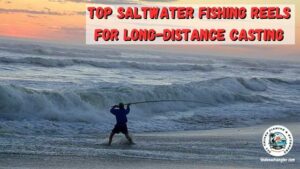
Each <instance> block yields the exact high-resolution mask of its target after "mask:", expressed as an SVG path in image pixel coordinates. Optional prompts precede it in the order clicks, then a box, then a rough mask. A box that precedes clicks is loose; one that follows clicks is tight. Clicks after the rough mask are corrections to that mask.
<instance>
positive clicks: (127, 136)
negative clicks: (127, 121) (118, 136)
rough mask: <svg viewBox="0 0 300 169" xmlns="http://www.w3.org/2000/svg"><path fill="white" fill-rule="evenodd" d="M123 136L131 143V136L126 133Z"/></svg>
mask: <svg viewBox="0 0 300 169" xmlns="http://www.w3.org/2000/svg"><path fill="white" fill-rule="evenodd" d="M125 137H126V138H127V140H128V141H129V142H130V143H133V141H132V138H131V137H130V136H129V134H128V133H126V134H125Z"/></svg>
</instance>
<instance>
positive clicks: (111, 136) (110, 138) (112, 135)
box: [108, 132, 115, 145]
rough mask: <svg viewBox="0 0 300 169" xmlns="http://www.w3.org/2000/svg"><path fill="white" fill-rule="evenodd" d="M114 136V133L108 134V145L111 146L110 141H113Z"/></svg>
mask: <svg viewBox="0 0 300 169" xmlns="http://www.w3.org/2000/svg"><path fill="white" fill-rule="evenodd" d="M114 135H115V133H114V132H111V133H110V136H109V141H108V145H111V142H112V139H113V137H114Z"/></svg>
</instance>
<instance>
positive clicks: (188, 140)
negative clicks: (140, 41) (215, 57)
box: [0, 123, 300, 169]
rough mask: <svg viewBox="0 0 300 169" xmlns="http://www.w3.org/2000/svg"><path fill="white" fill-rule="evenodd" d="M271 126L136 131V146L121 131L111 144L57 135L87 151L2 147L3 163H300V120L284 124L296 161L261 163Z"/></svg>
mask: <svg viewBox="0 0 300 169" xmlns="http://www.w3.org/2000/svg"><path fill="white" fill-rule="evenodd" d="M271 125H272V124H268V125H258V126H253V127H243V128H223V129H214V130H203V131H182V132H158V133H157V132H156V133H139V134H134V139H135V143H136V144H134V145H128V144H127V143H126V141H125V139H124V138H123V136H122V135H118V136H117V138H116V140H115V141H114V143H113V145H112V146H107V145H106V144H105V143H106V141H107V138H105V135H100V136H99V135H98V136H95V137H89V138H88V139H89V140H90V142H89V143H88V144H85V145H82V144H80V145H79V142H80V141H79V142H75V141H72V140H73V139H69V140H68V139H65V140H64V141H58V140H59V139H57V140H56V142H55V143H53V144H56V145H53V146H55V147H62V146H65V147H68V148H66V149H76V148H79V147H80V146H81V148H82V149H84V151H88V152H89V153H86V155H84V153H81V154H80V155H79V154H77V155H76V153H62V154H59V153H58V154H52V155H51V150H49V151H44V153H37V154H36V153H34V152H33V153H29V152H26V153H9V152H6V153H3V152H2V153H1V155H0V164H1V167H0V168H3V169H11V168H15V169H17V168H18V169H19V168H20V169H25V168H30V169H34V168H36V169H38V168H39V169H40V168H45V169H50V168H51V169H52V168H57V169H58V168H107V169H115V168H128V169H135V168H143V169H148V168H149V169H150V168H166V169H176V168H189V169H190V168H208V169H211V168H216V169H222V168H264V169H265V168H272V169H274V168H295V169H296V168H299V167H300V164H299V161H298V157H299V155H300V151H299V150H300V141H299V140H300V134H299V133H300V127H299V123H286V124H283V125H285V126H286V127H288V128H289V129H290V130H291V132H292V133H293V136H294V146H293V149H292V150H291V151H290V153H289V154H288V155H286V156H284V158H295V160H296V161H295V162H289V163H288V162H286V163H279V162H260V158H261V157H263V158H264V157H265V158H272V157H271V156H270V155H268V154H267V153H266V152H265V151H264V149H263V147H262V145H261V137H262V134H263V132H264V131H265V130H266V128H268V127H269V126H271ZM76 139H77V140H80V139H86V138H76ZM60 140H62V139H61V138H60ZM15 146H16V145H15ZM25 147H26V145H25ZM93 152H94V153H93ZM97 152H100V153H97ZM282 158H283V157H282Z"/></svg>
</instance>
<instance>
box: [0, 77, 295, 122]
mask: <svg viewBox="0 0 300 169" xmlns="http://www.w3.org/2000/svg"><path fill="white" fill-rule="evenodd" d="M268 82H272V83H282V82H284V83H291V84H293V83H299V82H296V81H295V82H286V81H282V80H279V79H277V80H275V79H259V78H252V79H244V78H221V79H213V80H208V81H201V82H193V83H188V84H184V85H181V84H174V85H161V86H150V85H133V86H127V87H124V86H123V87H118V86H115V87H109V88H108V87H101V86H99V87H97V88H92V89H85V90H61V91H59V90H58V91H53V90H49V91H46V90H36V89H30V88H24V87H18V86H14V85H1V86H0V112H1V113H0V118H1V119H9V120H18V119H20V120H22V119H46V120H50V121H71V122H72V121H74V122H98V121H103V119H105V118H106V114H107V113H106V112H107V110H108V109H109V107H110V106H111V105H113V104H115V103H118V102H120V101H124V102H134V101H144V100H158V99H185V100H195V101H199V102H203V104H201V103H200V104H195V103H184V104H183V103H178V104H166V103H165V104H163V105H161V106H151V105H150V106H149V105H137V109H138V111H139V112H140V114H147V113H150V112H152V113H153V112H154V113H155V112H159V113H162V114H163V113H164V112H168V111H170V110H177V111H185V110H188V109H190V108H196V107H200V106H215V105H217V104H234V103H236V102H250V103H260V102H267V101H271V100H272V99H271V98H270V97H267V96H264V95H261V94H260V92H263V91H266V90H267V89H268V84H267V83H268ZM106 86H107V85H106ZM112 86H113V85H112Z"/></svg>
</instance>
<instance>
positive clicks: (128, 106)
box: [126, 104, 130, 114]
mask: <svg viewBox="0 0 300 169" xmlns="http://www.w3.org/2000/svg"><path fill="white" fill-rule="evenodd" d="M129 112H130V104H127V109H126V114H129Z"/></svg>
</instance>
